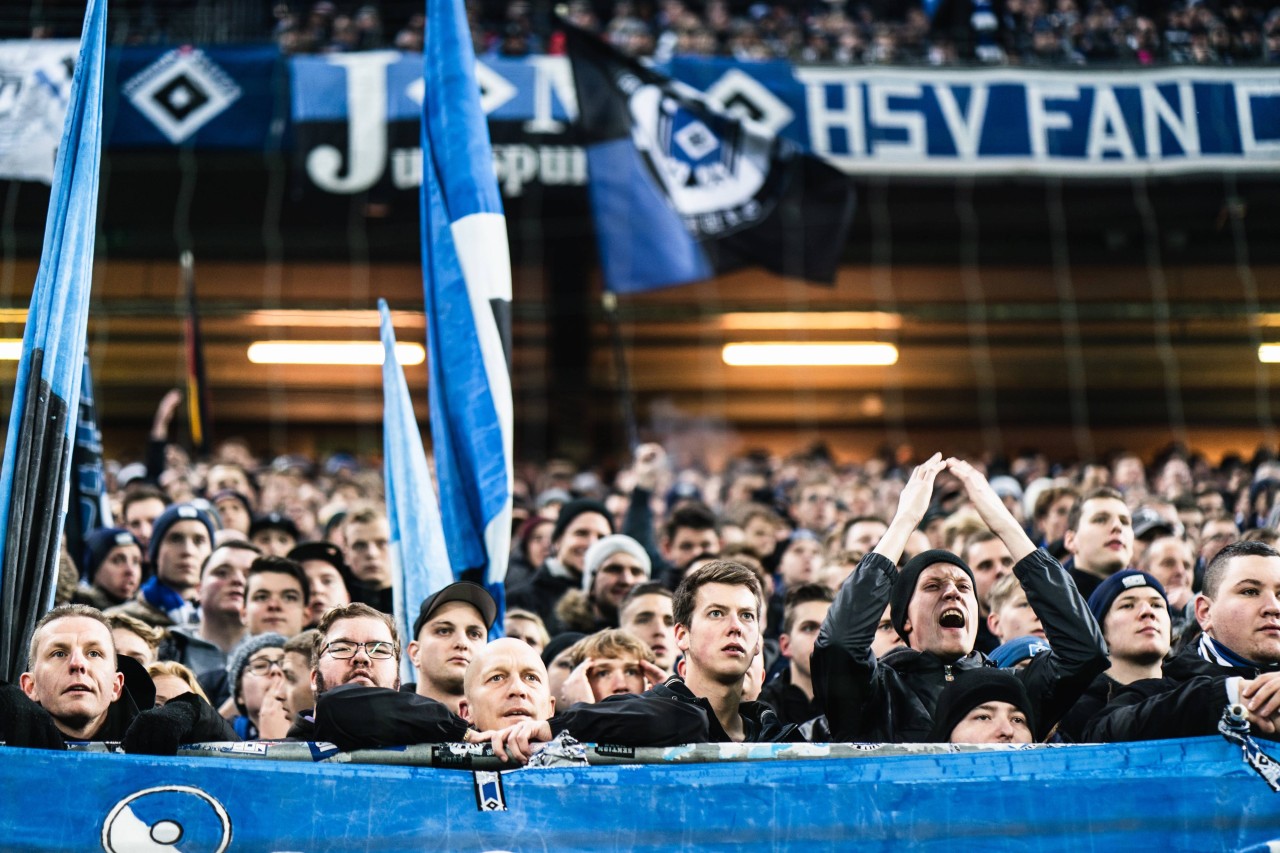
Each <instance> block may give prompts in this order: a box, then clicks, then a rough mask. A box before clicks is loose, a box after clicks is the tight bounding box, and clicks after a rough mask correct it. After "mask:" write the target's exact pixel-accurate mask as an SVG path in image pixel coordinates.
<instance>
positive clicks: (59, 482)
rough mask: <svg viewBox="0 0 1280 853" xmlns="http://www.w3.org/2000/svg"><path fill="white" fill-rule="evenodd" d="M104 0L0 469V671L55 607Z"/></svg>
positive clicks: (79, 74) (97, 124)
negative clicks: (43, 616)
mask: <svg viewBox="0 0 1280 853" xmlns="http://www.w3.org/2000/svg"><path fill="white" fill-rule="evenodd" d="M106 24H107V4H106V0H91V1H90V3H89V7H88V9H87V10H86V11H85V18H84V33H83V35H82V36H81V40H80V56H79V59H78V60H77V61H76V70H75V77H74V78H73V80H72V83H71V102H70V104H69V106H68V108H67V118H66V123H65V124H64V125H63V128H62V141H61V143H60V144H59V146H58V158H57V162H56V164H55V166H54V174H53V187H52V192H51V196H50V200H49V215H48V219H47V220H46V223H45V230H44V248H43V250H42V251H41V255H40V269H39V271H38V272H37V273H36V280H35V285H34V287H33V289H32V294H31V308H30V310H29V311H28V313H27V327H26V331H25V333H24V335H23V339H22V359H21V361H20V362H19V364H18V378H17V384H16V385H15V387H14V392H13V409H12V411H11V412H10V413H9V435H8V438H7V440H6V442H5V448H4V469H3V472H2V473H0V554H2V556H0V678H4V679H6V680H9V681H14V680H16V676H17V675H18V673H20V672H22V670H23V669H24V668H25V663H26V652H27V648H26V646H27V641H28V640H29V638H30V636H31V632H32V630H33V629H34V627H35V623H36V621H37V620H38V619H39V618H40V616H42V615H43V614H44V612H45V611H46V610H48V609H49V607H50V606H52V604H53V594H54V587H55V581H56V580H57V575H58V546H59V538H60V536H61V534H62V522H63V518H64V516H65V515H66V508H67V485H68V480H69V478H70V474H71V451H72V447H73V445H74V441H75V427H76V409H77V406H78V405H79V402H80V382H81V374H82V372H83V370H84V347H85V337H86V328H87V326H88V318H89V288H90V285H91V283H92V279H93V242H94V232H95V228H96V223H97V213H98V167H99V159H100V156H101V153H102V76H103V61H104V58H105V54H106V28H107V27H106Z"/></svg>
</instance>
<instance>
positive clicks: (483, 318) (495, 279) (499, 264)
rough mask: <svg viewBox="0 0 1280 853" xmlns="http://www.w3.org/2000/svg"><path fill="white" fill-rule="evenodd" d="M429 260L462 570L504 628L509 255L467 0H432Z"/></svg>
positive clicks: (445, 506)
mask: <svg viewBox="0 0 1280 853" xmlns="http://www.w3.org/2000/svg"><path fill="white" fill-rule="evenodd" d="M423 61H424V63H425V65H424V69H423V74H424V82H425V84H426V85H425V97H424V98H423V121H422V157H423V178H422V192H421V207H422V264H423V278H424V289H425V302H426V315H427V352H428V360H429V376H430V402H431V437H432V443H433V445H434V452H435V460H436V477H437V479H438V480H439V483H440V507H441V516H442V518H443V521H444V531H445V541H446V542H447V543H448V547H449V560H450V562H451V564H452V566H453V572H454V575H455V577H459V578H461V577H462V575H463V572H470V573H472V574H473V575H474V574H481V575H482V576H483V581H484V585H485V588H486V589H488V590H489V593H490V594H491V595H492V596H493V598H494V600H495V601H496V602H498V620H497V621H496V622H495V623H494V628H493V629H492V630H491V631H490V632H489V636H490V638H494V637H500V636H502V614H503V610H504V607H503V604H504V594H503V581H504V580H505V578H506V575H507V556H508V551H509V550H510V546H511V480H512V465H511V454H512V403H511V374H510V366H509V364H510V362H509V351H510V346H509V341H510V324H511V320H510V311H511V259H510V255H509V252H508V248H507V228H506V218H505V217H504V215H503V212H502V200H501V198H500V197H499V195H498V186H497V182H496V180H495V178H494V173H493V153H492V149H491V147H490V144H489V130H488V127H487V125H486V124H485V119H484V113H483V111H482V110H481V108H480V97H479V92H480V90H479V87H478V86H477V84H476V77H475V54H474V53H473V51H472V48H471V33H470V29H469V27H468V25H467V16H466V11H465V9H464V7H463V3H462V0H431V2H428V3H427V21H426V44H425V46H424V48H423Z"/></svg>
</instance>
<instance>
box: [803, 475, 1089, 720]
mask: <svg viewBox="0 0 1280 853" xmlns="http://www.w3.org/2000/svg"><path fill="white" fill-rule="evenodd" d="M944 469H945V470H949V471H950V472H951V473H952V474H953V475H955V477H957V478H958V479H959V480H960V482H961V484H962V485H963V487H964V489H965V491H966V492H967V493H968V496H969V500H970V501H972V503H973V505H974V508H975V509H976V510H977V512H978V515H979V516H980V517H981V518H982V520H983V522H984V523H985V524H986V525H987V526H988V527H989V528H990V529H991V531H992V532H993V533H995V534H996V535H997V536H998V537H999V538H1000V539H1001V541H1002V542H1004V544H1005V546H1006V547H1007V548H1008V549H1009V553H1010V555H1011V556H1012V557H1013V558H1014V561H1015V565H1014V567H1013V574H1014V575H1015V576H1016V577H1017V578H1018V580H1019V582H1020V583H1021V584H1022V586H1023V588H1024V589H1025V590H1026V593H1027V599H1028V600H1029V601H1030V602H1031V606H1032V608H1033V609H1034V610H1035V613H1036V615H1037V616H1038V617H1039V618H1040V621H1041V623H1042V624H1043V625H1044V630H1045V633H1046V635H1047V636H1048V639H1049V644H1050V646H1051V647H1052V651H1051V652H1049V653H1046V654H1042V655H1037V656H1036V658H1035V659H1034V660H1033V661H1032V662H1031V663H1030V664H1028V665H1027V666H1026V667H1025V668H1023V669H1022V670H1019V671H1018V673H1017V677H1018V678H1020V679H1021V680H1022V683H1023V685H1024V686H1025V688H1026V691H1027V695H1028V696H1029V697H1030V701H1031V703H1032V704H1033V705H1034V706H1035V707H1034V709H1033V715H1032V716H1033V717H1034V719H1035V726H1036V729H1035V731H1034V732H1033V735H1034V738H1035V740H1037V741H1041V740H1044V739H1045V738H1047V737H1048V736H1049V735H1050V734H1051V733H1052V730H1053V727H1054V725H1055V724H1056V723H1057V722H1058V720H1059V719H1061V717H1062V715H1063V714H1064V713H1066V711H1067V709H1069V708H1070V707H1071V705H1072V704H1074V702H1075V700H1076V698H1078V697H1079V696H1080V694H1081V693H1082V692H1083V691H1084V690H1085V689H1086V688H1087V687H1088V685H1089V683H1090V682H1091V681H1092V680H1093V678H1094V676H1096V675H1097V674H1098V673H1100V672H1102V671H1103V670H1105V669H1106V668H1107V666H1108V661H1107V654H1106V645H1105V643H1104V642H1103V640H1102V635H1101V632H1100V631H1099V629H1098V625H1097V622H1095V621H1094V618H1093V615H1092V614H1091V613H1090V612H1089V610H1088V608H1087V607H1086V605H1085V602H1084V599H1083V598H1081V597H1080V593H1079V592H1077V591H1076V587H1075V584H1074V583H1073V582H1072V581H1071V578H1070V577H1069V576H1068V575H1067V573H1066V572H1065V571H1064V570H1063V568H1062V566H1061V565H1059V564H1058V562H1057V561H1056V560H1054V559H1053V558H1052V557H1050V556H1049V555H1048V554H1047V553H1045V552H1044V551H1042V550H1038V549H1037V548H1036V547H1035V545H1034V544H1033V543H1032V542H1031V540H1030V538H1028V537H1027V534H1026V532H1025V531H1024V530H1023V529H1022V526H1021V525H1020V524H1018V522H1017V520H1016V519H1015V518H1014V517H1013V515H1012V514H1011V513H1010V512H1009V510H1008V508H1007V507H1006V506H1005V504H1004V502H1003V501H1002V500H1001V499H1000V497H999V496H998V495H997V494H996V493H995V491H994V490H993V489H992V488H991V485H990V484H989V483H988V482H987V480H986V478H985V477H983V476H982V474H981V473H979V472H978V471H977V470H975V469H974V468H973V466H971V465H969V463H967V462H964V461H962V460H959V459H954V458H952V459H945V460H944V459H943V458H942V455H941V454H934V455H933V456H932V457H931V458H930V459H928V460H927V461H926V462H924V463H923V464H922V465H920V466H919V467H917V468H916V470H915V471H914V472H912V474H911V478H910V480H909V481H908V482H907V485H906V487H905V488H904V489H903V491H902V495H901V498H900V499H899V504H898V510H897V512H896V514H895V515H894V518H893V521H892V523H890V525H889V529H888V531H886V533H885V535H884V536H883V537H882V538H881V539H880V542H879V543H878V544H877V545H876V547H875V549H874V550H873V551H872V552H871V553H869V554H867V556H866V557H864V558H863V559H862V561H861V562H860V563H859V564H858V568H857V570H856V571H855V572H854V574H853V576H852V577H850V579H849V580H848V581H847V582H846V583H845V584H844V586H843V587H842V588H841V590H840V593H839V594H838V595H837V597H836V600H835V603H834V604H832V606H831V609H830V610H829V611H828V613H827V618H826V620H825V622H824V623H823V626H822V631H821V632H820V634H819V637H818V641H817V643H816V644H815V647H814V652H813V659H812V663H811V670H812V673H813V678H814V694H815V696H816V697H817V698H818V700H819V702H820V703H822V705H823V707H824V708H825V709H826V714H827V719H828V721H829V723H830V726H831V736H832V739H833V740H836V741H874V742H882V743H902V742H927V741H928V740H929V739H930V733H931V730H932V729H933V724H934V710H935V707H936V705H937V701H938V694H939V693H940V692H941V691H942V688H943V687H944V685H946V684H947V683H949V682H951V681H954V679H955V677H956V674H957V672H959V671H961V670H965V669H974V668H979V667H984V666H988V665H989V664H988V662H987V660H986V657H985V656H984V655H983V654H982V653H981V652H976V651H974V642H975V640H976V636H977V628H978V598H977V593H976V584H975V583H974V578H973V572H972V571H971V570H970V569H969V567H968V566H967V565H966V564H965V562H964V561H963V560H962V559H960V557H958V556H956V555H955V554H953V553H951V552H950V551H944V550H942V549H934V550H930V551H925V552H924V553H922V554H918V555H916V556H915V557H913V558H912V559H911V560H910V561H909V562H908V563H907V564H906V565H905V566H903V567H902V569H901V570H899V569H898V568H897V565H896V564H897V561H898V560H899V559H900V558H901V556H902V552H903V549H904V548H905V546H906V543H907V538H908V537H909V536H910V534H911V531H913V530H914V529H915V528H916V526H917V525H918V524H919V523H920V520H921V519H922V518H923V517H924V514H925V512H926V510H928V508H929V506H930V502H931V501H930V499H931V496H932V493H933V485H934V480H935V479H936V478H937V476H938V474H939V473H940V472H942V471H943V470H944ZM886 604H889V605H890V612H891V615H892V619H893V624H894V627H895V628H896V629H897V631H898V633H899V634H900V635H901V636H902V638H903V639H904V640H905V641H906V643H907V647H906V648H904V649H896V650H894V651H892V652H889V653H888V654H886V655H885V656H884V658H883V659H878V658H877V657H876V656H875V655H874V654H873V653H872V652H871V644H872V641H873V640H874V638H875V631H876V626H877V624H878V623H879V621H880V618H881V615H882V614H883V613H884V608H885V605H886Z"/></svg>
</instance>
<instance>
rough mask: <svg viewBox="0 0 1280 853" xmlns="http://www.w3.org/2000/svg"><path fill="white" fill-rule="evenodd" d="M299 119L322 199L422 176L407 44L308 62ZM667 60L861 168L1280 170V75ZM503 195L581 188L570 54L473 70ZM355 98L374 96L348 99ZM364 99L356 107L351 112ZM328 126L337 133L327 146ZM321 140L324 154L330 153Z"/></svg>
mask: <svg viewBox="0 0 1280 853" xmlns="http://www.w3.org/2000/svg"><path fill="white" fill-rule="evenodd" d="M291 62H292V64H293V69H294V70H293V85H294V89H293V120H294V122H295V126H296V128H297V130H298V138H297V144H298V145H299V151H298V153H299V155H300V156H304V157H306V158H307V166H306V175H307V179H308V181H309V182H310V183H311V184H313V185H314V186H315V187H316V188H319V189H321V190H324V191H326V192H337V193H342V192H358V191H363V190H366V189H368V188H370V187H372V186H374V185H375V184H377V183H378V182H379V181H382V182H385V185H386V186H389V187H394V188H397V189H405V188H408V187H412V186H416V185H417V183H418V182H419V181H420V180H421V166H420V160H419V152H418V150H417V149H416V148H415V147H414V146H413V143H412V140H408V139H406V138H405V137H404V136H403V134H402V133H397V131H396V127H397V124H398V123H399V122H401V121H402V120H404V119H405V118H406V116H407V115H408V114H409V113H410V112H411V109H412V107H413V106H414V105H415V98H417V97H421V92H422V85H421V78H420V76H419V75H418V73H417V69H416V68H414V67H413V66H414V65H416V63H413V62H411V61H410V60H408V59H406V58H404V57H402V56H400V55H399V54H395V53H384V54H347V55H341V56H332V57H298V58H295V59H293V60H291ZM654 70H655V71H657V72H659V73H663V74H666V75H667V76H670V77H672V78H673V79H675V80H677V81H679V82H682V83H686V84H688V85H689V86H691V87H692V88H694V89H696V90H698V91H700V92H703V93H705V95H706V96H707V98H708V100H710V101H711V102H712V103H715V104H717V105H719V106H720V107H722V108H723V109H724V110H726V111H727V112H729V113H731V114H734V115H738V116H742V117H747V118H751V119H752V120H754V121H755V122H757V123H758V124H760V125H762V126H763V127H765V128H766V129H767V130H769V131H770V132H773V133H777V134H778V135H779V136H781V137H782V138H785V139H788V140H790V141H792V142H794V143H796V144H797V145H799V147H800V148H801V149H802V150H805V151H810V152H812V153H815V154H819V155H821V156H822V157H824V158H825V159H827V160H828V161H829V162H831V163H833V164H834V165H836V166H837V167H838V168H840V169H842V170H844V171H845V172H848V173H850V174H915V175H919V174H941V175H957V174H979V175H981V174H1038V175H1064V176H1081V177H1089V176H1106V175H1113V176H1124V175H1136V174H1179V173H1190V172H1199V171H1213V170H1232V171H1241V172H1248V171H1264V172H1265V171H1272V170H1274V169H1275V168H1276V167H1277V165H1280V70H1272V69H1263V68H1231V69H1225V68H1219V69H1214V68H1207V69H1206V68H1195V69H1184V68H1179V69H1164V70H1150V69H1137V68H1135V69H1132V70H1126V71H1123V72H1092V71H1090V72H1085V71H1045V70H1039V69H1017V70H1014V69H981V70H971V69H947V68H931V69H912V68H867V67H849V66H799V65H793V64H791V63H788V62H759V63H742V62H736V61H734V60H729V59H701V58H680V59H676V60H673V61H672V62H671V63H670V64H668V65H665V66H664V65H658V66H655V67H654ZM476 77H477V80H478V81H479V86H480V87H481V90H482V95H481V104H482V106H483V107H484V109H485V110H486V113H487V115H488V119H489V122H490V126H491V128H492V129H493V130H494V135H495V139H497V138H498V137H501V140H500V141H497V142H495V145H494V155H495V156H494V168H495V170H496V172H497V174H498V181H499V186H500V187H501V188H502V191H503V193H504V195H506V196H507V197H513V196H518V195H519V194H520V192H521V191H522V189H523V187H524V186H525V185H527V184H530V183H535V182H541V183H544V184H547V185H552V186H554V185H566V184H567V185H578V184H581V183H583V182H584V180H585V166H584V163H583V160H582V150H581V148H580V147H578V146H577V144H576V139H575V138H574V137H573V136H571V135H568V134H567V132H566V131H565V130H564V128H565V127H566V125H567V124H568V123H570V122H572V121H573V120H574V119H575V118H576V116H577V101H576V98H575V97H574V95H573V78H572V72H571V71H570V70H569V68H568V61H567V60H566V59H565V58H564V57H551V56H543V57H536V58H533V59H528V60H494V59H489V58H485V59H483V60H482V61H480V62H477V63H476ZM350 92H362V93H364V92H368V93H371V94H372V95H374V97H370V98H367V99H356V100H354V101H353V100H352V99H350V98H349V93H350ZM351 104H354V106H351ZM321 127H324V128H326V132H327V133H328V134H329V135H328V137H327V138H323V139H322V140H321V141H317V137H316V131H317V130H318V129H319V128H321ZM317 149H319V151H318V150H317Z"/></svg>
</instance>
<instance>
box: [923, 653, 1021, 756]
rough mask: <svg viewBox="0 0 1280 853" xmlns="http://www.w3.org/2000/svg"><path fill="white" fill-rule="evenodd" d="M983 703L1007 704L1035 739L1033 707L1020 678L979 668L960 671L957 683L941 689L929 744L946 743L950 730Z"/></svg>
mask: <svg viewBox="0 0 1280 853" xmlns="http://www.w3.org/2000/svg"><path fill="white" fill-rule="evenodd" d="M984 702H1008V703H1009V704H1010V705H1012V706H1013V707H1015V708H1017V709H1018V710H1019V711H1021V712H1022V713H1023V714H1025V715H1026V717H1027V728H1029V729H1030V730H1031V737H1032V739H1033V740H1034V738H1035V733H1036V714H1035V706H1033V705H1032V704H1031V697H1030V696H1029V695H1027V688H1026V687H1025V686H1024V685H1023V684H1022V679H1020V678H1018V676H1016V675H1014V674H1013V672H1011V671H1010V670H1007V669H996V668H995V667H990V666H984V667H981V668H979V669H962V670H960V671H958V672H957V673H956V680H955V681H952V682H950V683H949V684H947V686H946V687H943V688H942V692H941V693H940V694H938V705H937V707H936V708H934V711H933V729H932V730H931V731H930V732H929V740H930V742H932V743H948V742H949V741H950V740H951V730H952V729H954V728H955V727H956V726H957V725H959V723H960V721H961V720H963V719H964V718H965V715H967V714H968V713H969V712H970V711H972V710H973V709H974V708H976V707H978V706H979V705H981V704H983V703H984Z"/></svg>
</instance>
